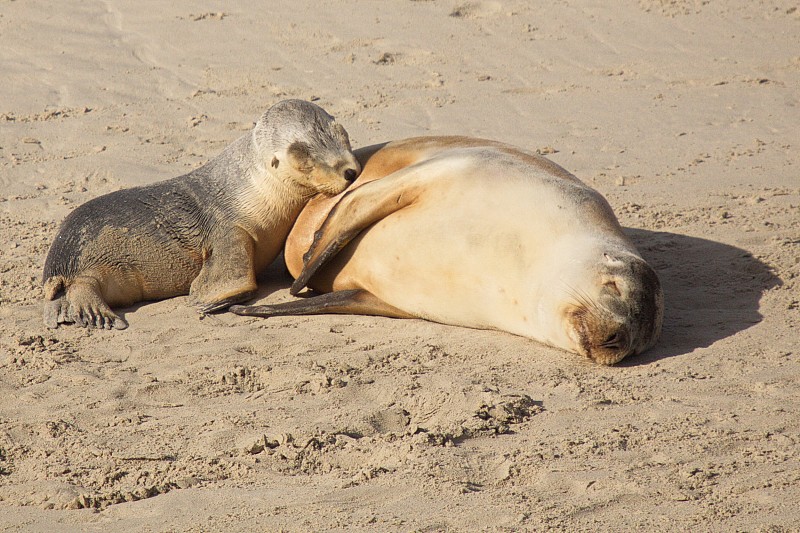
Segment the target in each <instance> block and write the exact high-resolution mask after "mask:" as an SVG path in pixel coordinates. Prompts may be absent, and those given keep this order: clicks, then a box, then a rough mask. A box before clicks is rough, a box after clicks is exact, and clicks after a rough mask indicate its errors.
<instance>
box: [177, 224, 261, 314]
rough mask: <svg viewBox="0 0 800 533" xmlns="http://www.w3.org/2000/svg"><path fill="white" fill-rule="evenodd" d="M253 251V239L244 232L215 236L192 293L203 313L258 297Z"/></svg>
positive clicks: (239, 230) (191, 290) (191, 289)
mask: <svg viewBox="0 0 800 533" xmlns="http://www.w3.org/2000/svg"><path fill="white" fill-rule="evenodd" d="M254 250H255V243H254V242H253V239H252V237H250V235H249V234H248V233H247V232H245V231H244V230H243V229H241V228H235V229H234V230H233V231H232V232H229V233H226V234H224V235H217V236H215V238H214V239H213V241H212V247H211V249H210V250H209V251H208V252H206V256H205V257H204V259H203V267H202V268H201V269H200V274H198V275H197V277H196V278H195V280H194V281H193V282H192V286H191V288H190V289H189V294H190V296H191V298H192V300H193V303H194V304H195V305H196V306H197V307H198V308H199V310H200V311H201V312H203V313H212V312H214V311H219V310H222V309H225V308H227V307H228V306H230V305H231V304H235V303H239V302H243V301H244V300H247V299H248V298H250V297H251V296H252V295H253V294H255V291H256V289H257V284H256V276H255V272H254V271H253V269H254V266H253V256H254Z"/></svg>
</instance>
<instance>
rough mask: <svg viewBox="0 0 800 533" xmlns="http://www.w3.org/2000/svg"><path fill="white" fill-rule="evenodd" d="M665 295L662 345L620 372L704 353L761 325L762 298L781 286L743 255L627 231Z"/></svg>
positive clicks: (710, 244) (705, 243)
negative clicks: (699, 349) (659, 361)
mask: <svg viewBox="0 0 800 533" xmlns="http://www.w3.org/2000/svg"><path fill="white" fill-rule="evenodd" d="M625 232H626V233H627V234H628V235H629V236H630V237H631V238H632V239H633V241H634V243H635V244H636V247H637V248H638V249H639V251H640V252H641V253H642V255H643V256H644V258H645V260H647V262H649V263H650V264H651V265H652V266H653V268H655V269H656V272H658V276H659V278H660V279H661V284H662V286H663V289H664V300H665V312H664V329H663V333H662V336H661V340H660V341H659V342H658V344H657V345H656V346H655V347H654V348H652V349H651V350H649V351H647V352H645V353H644V354H642V355H640V356H637V357H632V358H630V359H626V360H625V361H622V362H621V363H620V366H629V365H640V364H647V363H651V362H653V361H657V360H659V359H664V358H666V357H672V356H674V355H680V354H684V353H688V352H691V351H693V350H695V349H697V348H705V347H707V346H710V345H711V344H713V343H715V342H716V341H718V340H720V339H724V338H726V337H729V336H731V335H734V334H736V333H738V332H739V331H742V330H745V329H747V328H749V327H750V326H752V325H753V324H756V323H758V322H760V321H761V318H762V316H761V314H760V313H759V312H758V308H759V301H760V299H761V295H762V294H763V293H764V292H765V291H767V290H769V289H771V288H773V287H776V286H779V285H780V284H781V280H780V278H778V277H777V276H776V275H775V274H774V273H773V272H772V269H771V268H770V267H769V266H767V265H766V264H764V263H762V262H761V261H759V260H758V259H756V258H755V257H753V255H752V254H751V253H750V252H748V251H747V250H743V249H741V248H736V247H735V246H730V245H727V244H722V243H719V242H715V241H709V240H706V239H700V238H697V237H688V236H686V235H678V234H675V233H666V232H658V231H647V230H641V229H632V228H626V229H625Z"/></svg>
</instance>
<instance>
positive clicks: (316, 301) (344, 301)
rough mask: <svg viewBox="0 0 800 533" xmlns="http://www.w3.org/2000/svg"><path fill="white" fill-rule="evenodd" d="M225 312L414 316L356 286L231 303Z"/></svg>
mask: <svg viewBox="0 0 800 533" xmlns="http://www.w3.org/2000/svg"><path fill="white" fill-rule="evenodd" d="M229 311H231V312H232V313H236V314H237V315H243V316H259V317H264V318H268V317H272V316H293V315H372V316H388V317H390V318H414V316H413V315H409V314H408V313H406V312H404V311H401V310H400V309H398V308H396V307H393V306H391V305H389V304H387V303H386V302H384V301H383V300H380V299H379V298H378V297H377V296H375V295H373V294H372V293H370V292H367V291H365V290H360V289H353V290H349V291H335V292H329V293H327V294H322V295H320V296H312V297H310V298H302V299H300V300H295V301H293V302H286V303H281V304H274V305H234V306H232V307H231V308H230V309H229Z"/></svg>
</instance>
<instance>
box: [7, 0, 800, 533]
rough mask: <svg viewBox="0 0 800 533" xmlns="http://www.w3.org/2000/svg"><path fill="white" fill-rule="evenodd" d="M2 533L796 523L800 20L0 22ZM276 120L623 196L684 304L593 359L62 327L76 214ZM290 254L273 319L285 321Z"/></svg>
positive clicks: (344, 3)
mask: <svg viewBox="0 0 800 533" xmlns="http://www.w3.org/2000/svg"><path fill="white" fill-rule="evenodd" d="M0 65H2V72H3V74H4V77H3V79H4V83H3V84H2V86H0V531H26V532H28V531H30V532H52V531H89V532H93V531H140V532H141V531H152V532H166V531H176V532H177V531H181V532H183V531H194V532H200V531H209V532H212V531H213V532H234V531H291V532H294V531H336V530H348V531H374V532H384V531H420V532H423V531H424V532H434V531H453V532H455V531H459V532H460V531H465V532H466V531H544V530H557V531H667V530H671V531H762V532H784V531H786V532H788V531H798V530H800V415H798V413H800V348H799V347H800V155H798V154H799V153H800V152H799V151H798V150H799V149H800V6H798V4H797V2H795V1H789V0H761V1H758V2H753V1H750V0H730V1H721V0H625V1H623V0H611V1H607V2H597V1H591V0H564V1H557V2H549V3H539V2H529V1H525V0H508V1H503V0H497V1H491V0H477V1H467V2H461V1H458V0H391V1H385V2H377V1H370V0H328V1H322V2H320V1H312V0H295V1H293V2H288V1H274V2H260V3H259V2H255V3H254V2H245V1H241V0H234V1H229V2H219V1H209V2H172V3H164V2H155V1H152V0H145V1H141V2H123V1H119V0H106V1H93V0H92V1H85V2H78V1H74V0H69V1H62V2H43V1H37V0H31V1H23V0H0ZM286 98H301V99H306V100H310V101H313V102H315V103H316V104H318V105H320V106H322V107H323V108H325V109H326V110H327V111H328V112H330V113H331V114H332V115H334V116H335V117H336V118H337V119H338V121H339V122H340V123H341V124H342V125H344V127H345V128H346V129H347V130H348V132H349V134H350V138H351V140H352V143H353V145H354V146H355V147H358V146H366V145H370V144H374V143H378V142H383V141H388V140H392V139H400V138H404V137H409V136H417V135H445V134H458V135H471V136H476V137H484V138H489V139H495V140H499V141H503V142H508V143H511V144H514V145H516V146H519V147H522V148H525V149H529V150H537V151H539V153H541V154H544V155H546V156H547V157H548V158H550V159H552V160H553V161H554V162H556V163H558V164H559V165H561V166H563V167H564V168H566V169H567V170H569V171H570V172H572V173H574V174H575V175H576V176H578V177H579V178H580V179H581V180H583V181H584V182H586V183H587V184H589V185H591V186H592V187H594V188H596V189H597V190H598V191H600V192H601V193H602V194H603V195H604V196H605V197H606V198H607V199H608V201H609V203H610V204H611V206H612V207H613V209H614V211H615V213H616V214H617V216H618V218H619V220H620V222H621V223H622V225H623V226H624V227H625V228H626V231H627V232H629V234H630V235H631V237H632V238H633V240H634V241H635V242H636V244H637V246H638V247H639V249H640V250H641V252H642V254H643V255H644V257H645V258H646V259H647V260H648V261H649V262H650V263H651V264H652V265H653V267H654V268H655V269H656V271H657V272H658V274H659V276H660V278H661V281H662V284H663V287H664V292H665V300H666V312H665V319H664V330H663V335H662V338H661V340H660V342H659V343H658V345H657V346H656V347H655V348H653V349H652V350H650V351H648V352H646V353H645V354H642V355H639V356H636V357H632V358H629V359H626V360H625V361H623V362H622V363H621V364H619V365H616V366H613V367H603V366H600V365H596V364H592V363H590V362H588V361H586V360H583V359H581V358H580V357H579V356H577V355H575V354H570V353H566V352H563V351H560V350H557V349H553V348H548V347H546V346H543V345H541V344H538V343H536V342H534V341H531V340H528V339H525V338H521V337H516V336H513V335H510V334H506V333H501V332H496V331H480V330H471V329H465V328H457V327H450V326H445V325H441V324H435V323H431V322H425V321H422V320H395V319H389V318H380V317H361V316H334V315H326V316H314V317H278V318H271V319H268V320H262V319H256V318H246V317H240V316H235V315H233V314H230V313H222V314H217V315H210V316H201V315H200V314H198V313H197V311H196V310H195V309H193V308H192V307H191V306H190V305H189V303H188V298H186V297H178V298H173V299H169V300H164V301H159V302H151V303H143V304H141V305H137V306H135V307H133V308H129V309H125V310H123V314H124V316H125V318H126V320H127V321H128V322H129V324H130V327H129V328H128V329H126V330H123V331H95V330H85V329H83V328H79V327H74V326H66V327H60V328H58V329H48V328H46V327H45V326H44V324H43V323H42V318H41V309H42V301H43V293H42V288H41V275H42V266H43V264H44V259H45V256H46V254H47V250H48V247H49V246H50V243H51V242H52V240H53V238H54V237H55V234H56V232H57V230H58V226H59V224H60V223H61V221H62V220H63V219H64V217H65V216H66V215H67V214H68V213H70V212H71V211H72V210H73V209H75V208H76V207H77V206H79V205H81V204H82V203H84V202H86V201H88V200H90V199H92V198H95V197H97V196H100V195H102V194H105V193H109V192H112V191H115V190H118V189H122V188H126V187H132V186H136V185H142V184H148V183H153V182H155V181H159V180H163V179H166V178H171V177H174V176H178V175H181V174H184V173H186V172H188V171H190V170H191V169H194V168H196V167H198V166H200V165H201V164H203V163H204V162H206V161H208V160H209V159H211V158H213V157H214V156H216V155H217V154H219V152H220V151H221V150H222V149H223V148H224V147H225V146H227V145H228V144H229V143H231V142H232V141H234V140H235V139H236V138H238V137H240V136H241V135H243V134H244V133H245V132H246V131H248V130H249V129H251V128H252V126H253V124H254V122H255V121H256V120H257V119H258V117H259V116H260V114H261V113H263V112H264V111H265V110H266V109H267V108H269V107H270V106H271V105H272V104H274V103H276V102H278V101H280V100H282V99H286ZM290 284H291V278H290V277H289V276H288V274H287V273H286V272H285V268H284V266H283V265H282V264H281V263H280V262H278V263H276V264H274V265H273V266H272V267H270V268H269V269H268V270H267V271H266V272H264V273H263V274H262V276H261V286H260V291H259V294H258V297H257V298H256V299H255V300H254V302H281V301H286V300H289V299H290V298H291V297H290V296H289V293H288V287H289V285H290Z"/></svg>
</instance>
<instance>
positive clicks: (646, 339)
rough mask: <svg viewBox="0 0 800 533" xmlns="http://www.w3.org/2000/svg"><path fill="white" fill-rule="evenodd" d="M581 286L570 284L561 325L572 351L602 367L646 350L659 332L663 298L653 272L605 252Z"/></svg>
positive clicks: (628, 257)
mask: <svg viewBox="0 0 800 533" xmlns="http://www.w3.org/2000/svg"><path fill="white" fill-rule="evenodd" d="M587 270H588V271H589V272H590V273H591V275H590V276H584V278H583V279H584V283H582V284H577V283H573V284H570V285H571V287H570V290H569V293H570V294H569V302H568V303H567V304H566V305H565V307H564V310H563V314H562V316H563V318H564V320H563V325H564V327H565V329H566V332H567V337H568V338H569V339H570V341H571V343H572V345H573V348H574V350H575V351H576V352H578V353H579V354H581V355H584V356H586V357H588V358H589V359H591V360H592V361H595V362H597V363H600V364H603V365H613V364H614V363H618V362H619V361H621V360H622V359H624V358H625V357H627V356H629V355H632V354H638V353H641V352H643V351H644V350H646V349H648V348H650V347H651V346H652V345H653V344H655V342H656V341H657V340H658V337H659V335H660V334H661V323H662V320H663V316H664V296H663V293H662V290H661V283H660V282H659V280H658V276H657V275H656V273H655V271H654V270H653V268H652V267H651V266H650V265H648V264H647V263H646V262H645V261H644V259H642V258H641V257H638V256H636V255H633V254H631V253H630V252H628V251H618V250H617V251H612V250H608V251H604V252H602V256H601V258H600V260H599V261H597V260H595V262H594V263H593V264H592V265H591V268H589V269H587Z"/></svg>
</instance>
